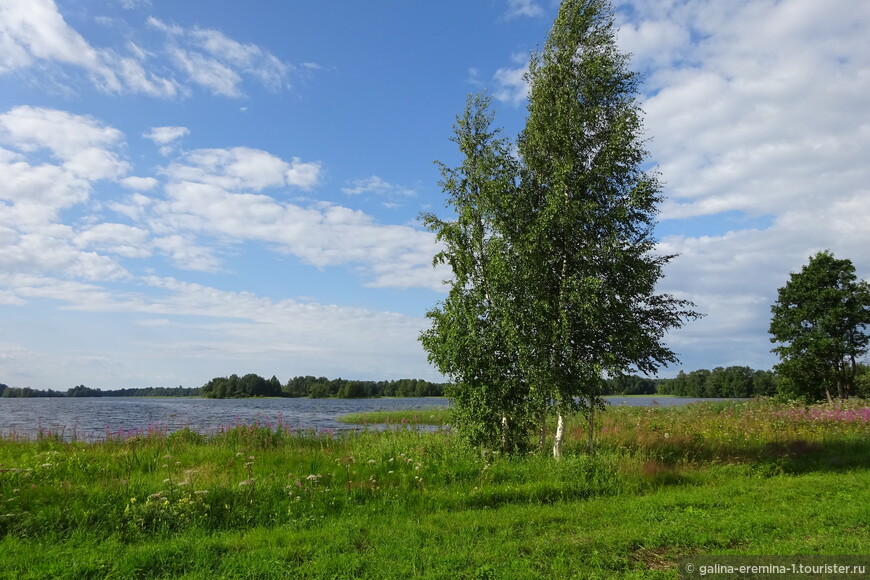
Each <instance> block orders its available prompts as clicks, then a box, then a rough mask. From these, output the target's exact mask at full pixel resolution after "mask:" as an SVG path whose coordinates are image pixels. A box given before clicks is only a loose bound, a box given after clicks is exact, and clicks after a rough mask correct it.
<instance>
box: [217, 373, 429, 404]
mask: <svg viewBox="0 0 870 580" xmlns="http://www.w3.org/2000/svg"><path fill="white" fill-rule="evenodd" d="M200 391H201V393H202V395H203V396H206V397H208V398H212V399H224V398H245V397H310V398H312V399H322V398H325V397H338V398H342V399H357V398H363V397H381V396H386V397H440V396H442V395H443V394H444V385H441V384H439V383H430V382H429V381H424V380H421V379H399V380H393V381H350V380H345V379H341V378H338V379H332V380H330V379H328V378H326V377H313V376H310V375H309V376H299V377H293V378H292V379H290V380H289V381H287V384H286V385H283V386H282V385H281V382H280V381H279V380H278V378H277V377H275V376H273V377H272V378H271V379H269V380H266V379H264V378H263V377H261V376H258V375H255V374H247V375H245V376H244V377H241V378H240V377H239V376H238V375H231V376H229V377H217V378H214V379H212V380H211V381H209V382H208V383H206V384H205V385H203V386H202V388H201V389H200Z"/></svg>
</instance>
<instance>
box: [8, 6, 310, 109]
mask: <svg viewBox="0 0 870 580" xmlns="http://www.w3.org/2000/svg"><path fill="white" fill-rule="evenodd" d="M147 5H148V3H147V2H137V1H135V0H123V2H122V6H123V7H124V8H128V9H132V8H134V7H136V6H147ZM147 22H148V24H149V25H150V27H149V29H150V30H151V31H153V32H157V33H158V34H162V35H163V42H158V43H156V44H155V43H150V42H148V39H147V38H144V37H145V36H147V35H145V34H144V32H143V33H141V36H143V40H142V42H140V43H137V42H132V41H129V40H126V39H121V38H118V40H117V44H116V45H114V46H107V47H95V46H93V45H92V44H91V43H90V42H89V41H88V40H87V39H86V38H85V37H84V36H82V34H80V33H79V32H78V31H77V30H75V29H74V28H73V27H72V26H70V25H69V23H67V21H66V20H65V19H64V17H63V15H62V14H61V12H60V9H59V8H58V6H57V4H56V3H55V2H54V0H5V1H4V2H3V3H2V4H0V74H3V73H8V72H11V71H21V70H26V69H31V70H32V72H33V74H35V75H37V76H39V75H40V74H49V75H51V73H50V72H49V73H46V72H45V71H36V70H35V69H34V66H35V65H36V64H38V63H45V64H48V65H54V66H58V67H61V69H63V70H66V69H64V67H72V68H73V69H75V70H80V71H83V72H84V73H85V76H86V77H87V79H88V80H89V81H90V82H91V83H92V84H93V85H94V86H96V87H97V88H98V89H99V90H101V91H104V92H108V93H115V94H119V93H134V94H144V95H149V96H153V97H159V98H179V97H185V96H187V95H188V94H189V93H190V87H191V86H200V87H203V88H205V89H207V90H208V91H210V92H211V93H213V94H215V95H220V96H226V97H239V96H242V95H243V94H244V92H243V89H242V84H243V81H244V79H245V78H250V79H253V80H254V81H256V82H257V83H259V84H262V85H263V86H266V87H267V88H269V89H271V90H281V89H285V88H288V87H289V86H290V83H289V77H290V73H291V72H292V71H293V66H292V65H290V64H289V63H286V62H284V61H283V60H281V59H280V58H278V57H276V56H275V55H273V54H272V53H270V52H269V51H267V50H265V49H263V48H261V47H259V46H257V45H255V44H250V43H248V44H245V43H241V42H238V41H236V40H234V39H232V38H230V37H228V36H226V35H225V34H223V33H222V32H220V31H218V30H212V29H206V28H200V27H193V28H184V27H182V26H179V25H176V24H167V23H164V22H162V21H160V20H158V19H156V18H153V17H151V18H149V19H148V21H147ZM153 32H152V34H153ZM143 44H145V45H148V47H147V48H146V47H143V46H142V45H143ZM151 45H153V46H151ZM176 77H180V78H181V79H183V80H179V79H178V78H176ZM46 82H49V83H52V84H55V83H57V84H61V85H66V84H68V82H67V79H66V78H65V77H64V76H63V75H62V74H54V75H51V78H50V79H48V80H47V81H46Z"/></svg>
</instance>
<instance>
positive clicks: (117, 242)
mask: <svg viewBox="0 0 870 580" xmlns="http://www.w3.org/2000/svg"><path fill="white" fill-rule="evenodd" d="M149 237H150V235H149V232H148V231H147V230H144V229H142V228H137V227H133V226H128V225H124V224H113V223H101V224H97V225H95V226H92V227H89V228H87V229H85V230H83V231H81V232H79V233H78V234H77V235H76V236H75V239H74V243H75V245H76V246H78V247H80V248H88V249H93V250H98V251H100V252H102V253H107V254H117V255H119V256H123V257H127V258H147V257H148V256H150V255H151V248H150V245H151V244H150V240H149Z"/></svg>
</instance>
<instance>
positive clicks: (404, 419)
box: [338, 407, 449, 426]
mask: <svg viewBox="0 0 870 580" xmlns="http://www.w3.org/2000/svg"><path fill="white" fill-rule="evenodd" d="M338 422H339V423H352V424H356V425H378V424H380V425H399V426H401V425H438V426H444V425H447V424H448V423H449V410H448V409H447V408H444V407H433V408H430V409H411V410H401V411H370V412H367V413H349V414H347V415H342V416H341V417H339V418H338Z"/></svg>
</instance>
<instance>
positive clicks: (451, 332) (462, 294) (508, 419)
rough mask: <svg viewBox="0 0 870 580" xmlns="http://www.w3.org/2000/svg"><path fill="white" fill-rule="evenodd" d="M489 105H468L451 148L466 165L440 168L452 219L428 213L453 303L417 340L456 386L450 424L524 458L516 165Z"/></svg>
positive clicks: (529, 407)
mask: <svg viewBox="0 0 870 580" xmlns="http://www.w3.org/2000/svg"><path fill="white" fill-rule="evenodd" d="M489 104H490V99H489V98H488V97H486V96H483V95H474V96H470V97H469V98H468V102H467V104H466V108H465V112H464V113H463V115H462V116H460V117H458V118H457V121H456V124H455V125H454V136H453V138H452V139H451V140H452V141H453V142H455V143H456V144H457V146H458V148H459V152H460V154H461V155H462V156H463V162H462V164H461V165H460V166H458V167H456V168H449V167H447V166H445V165H443V164H442V165H441V166H440V167H441V175H442V181H441V186H442V188H443V190H444V192H445V193H446V194H447V196H448V198H447V204H448V205H449V206H450V207H451V208H452V209H453V211H454V212H455V214H456V219H455V220H453V221H444V220H441V219H439V218H437V217H436V216H435V215H433V214H424V215H423V221H424V223H425V224H426V226H427V227H428V228H429V229H430V230H432V231H433V232H435V234H436V237H437V239H438V240H439V241H440V242H441V243H442V244H443V246H444V250H443V251H441V252H440V253H439V254H438V255H437V256H436V257H435V262H436V263H444V264H448V265H449V266H450V268H451V270H452V271H453V276H454V279H453V281H452V285H451V288H450V292H449V294H448V296H447V298H446V299H445V300H444V301H443V302H442V303H440V304H439V305H438V306H437V307H436V308H434V309H432V310H430V311H429V312H428V313H427V317H428V318H429V320H430V322H431V326H430V328H429V329H428V330H426V331H424V332H423V333H422V334H421V336H420V340H421V342H422V344H423V347H424V348H425V349H426V351H427V352H428V355H429V360H430V361H431V362H432V363H433V364H434V365H435V366H436V367H437V368H438V370H439V371H440V372H441V373H442V374H444V375H445V376H447V377H448V378H449V379H450V381H451V383H450V384H449V385H448V387H447V390H446V394H447V396H449V397H450V398H451V403H452V406H451V413H452V416H451V420H450V422H451V425H453V426H454V427H455V428H456V429H457V430H458V432H459V434H460V435H461V436H462V437H463V438H464V439H465V440H466V441H468V442H469V443H470V444H472V445H474V446H480V447H484V448H489V449H501V450H502V451H504V452H513V451H518V450H523V449H524V448H525V446H526V444H527V436H528V432H529V429H530V426H531V425H532V424H533V417H534V413H535V408H534V407H535V405H534V393H533V391H532V390H531V388H530V385H529V382H528V380H527V379H526V377H524V376H523V374H522V373H521V370H520V369H519V368H518V366H517V365H518V357H517V346H516V331H515V328H516V313H517V297H518V296H519V294H520V289H519V288H518V287H517V285H516V279H515V277H514V266H515V262H516V261H515V259H514V257H513V255H512V248H511V246H510V243H509V241H508V239H507V233H506V232H508V231H509V230H510V228H511V227H514V226H515V225H516V220H515V218H516V216H515V212H516V206H515V205H514V201H515V199H516V198H517V197H518V190H517V175H518V169H517V165H516V160H515V159H514V157H513V156H512V154H511V150H510V143H509V142H508V141H507V140H505V139H503V138H501V137H500V133H499V131H498V130H497V129H493V128H491V124H492V114H491V113H490V112H489Z"/></svg>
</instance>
